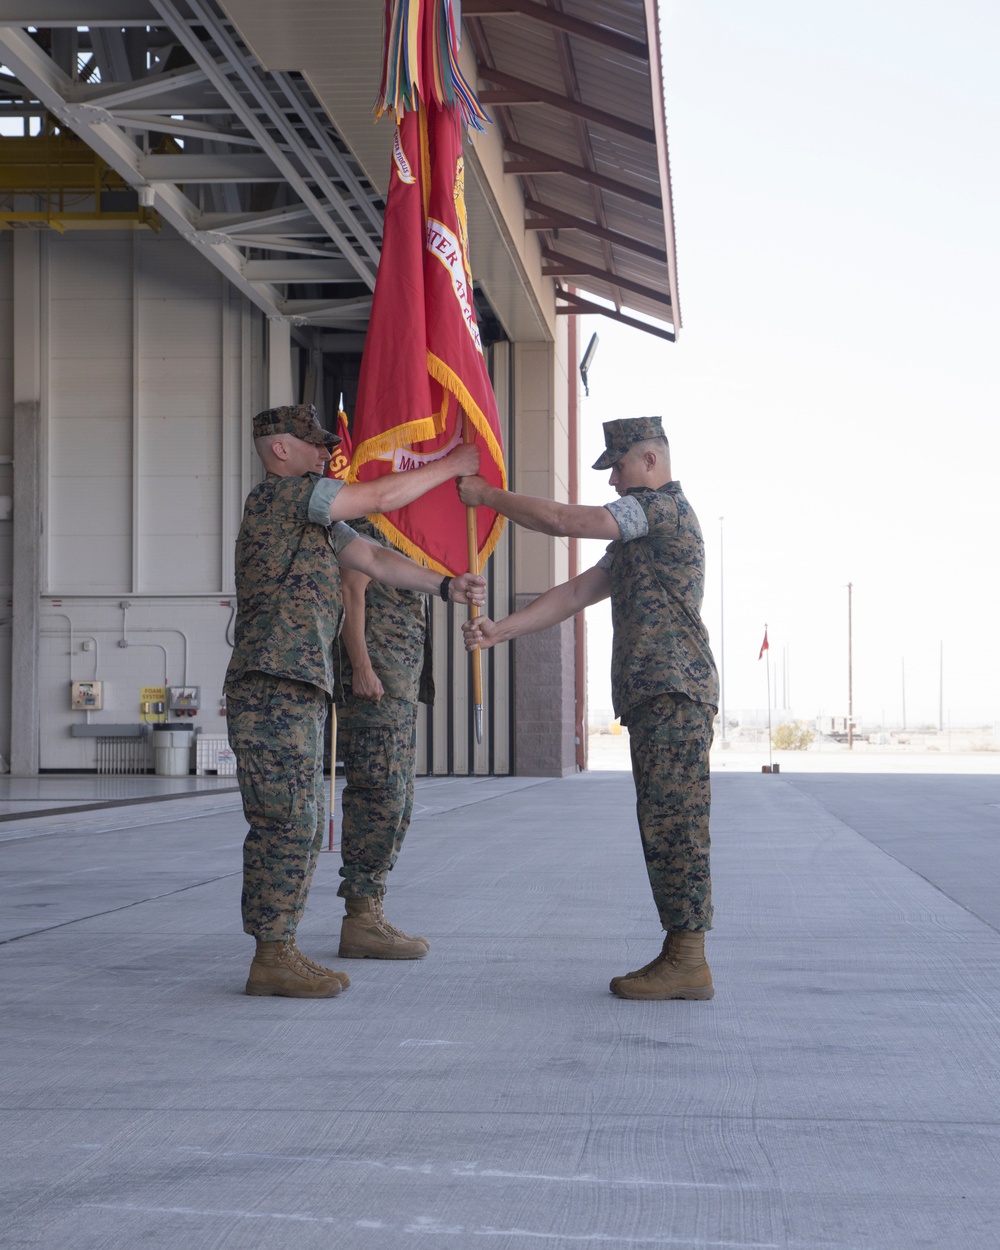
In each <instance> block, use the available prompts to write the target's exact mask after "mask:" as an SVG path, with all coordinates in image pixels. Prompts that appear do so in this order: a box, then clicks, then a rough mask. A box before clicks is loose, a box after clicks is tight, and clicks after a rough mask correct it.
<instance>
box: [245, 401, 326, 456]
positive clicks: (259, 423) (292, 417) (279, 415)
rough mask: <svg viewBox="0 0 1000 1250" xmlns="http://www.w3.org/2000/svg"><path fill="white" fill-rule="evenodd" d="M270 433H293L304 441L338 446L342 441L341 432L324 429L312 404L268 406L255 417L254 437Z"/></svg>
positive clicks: (319, 444) (261, 436) (318, 444)
mask: <svg viewBox="0 0 1000 1250" xmlns="http://www.w3.org/2000/svg"><path fill="white" fill-rule="evenodd" d="M268 434H293V435H294V436H295V437H296V438H301V439H302V441H303V442H304V443H316V444H317V446H323V447H336V445H337V444H338V443H339V442H340V441H341V439H340V435H339V434H333V433H331V432H330V431H329V430H324V429H323V428H322V426H321V425H320V423H319V418H318V417H317V416H316V409H315V408H314V407H313V406H312V404H285V405H284V407H282V408H267V409H266V410H265V411H264V412H258V413H257V415H256V416H255V417H254V419H253V436H254V438H264V437H265V436H266V435H268Z"/></svg>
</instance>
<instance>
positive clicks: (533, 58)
mask: <svg viewBox="0 0 1000 1250" xmlns="http://www.w3.org/2000/svg"><path fill="white" fill-rule="evenodd" d="M463 15H464V18H465V21H466V24H467V28H468V30H469V32H470V35H471V37H472V40H473V42H474V45H475V50H476V56H477V60H478V62H479V74H480V80H481V81H480V86H481V98H482V99H483V101H484V102H486V103H488V104H489V105H490V107H491V108H492V110H493V112H494V113H495V116H496V118H497V123H498V125H499V126H500V127H501V129H502V131H503V136H504V145H505V148H506V150H507V153H508V160H507V162H506V164H505V169H506V170H507V171H508V172H510V173H512V174H514V175H515V176H517V177H518V178H519V179H520V181H521V184H522V186H523V188H524V194H525V204H526V213H527V217H526V220H527V224H528V228H529V229H535V230H539V231H540V232H541V234H542V238H543V257H544V259H545V270H544V272H545V273H546V274H547V275H548V276H550V277H552V279H553V280H554V281H555V282H556V284H557V286H558V287H560V288H567V287H570V286H572V287H575V288H576V290H577V291H578V292H579V293H580V294H590V295H596V296H599V297H600V298H602V299H604V300H607V301H609V302H610V303H611V304H612V305H613V306H614V309H615V310H616V311H617V312H618V313H619V314H622V315H627V312H628V310H633V311H635V312H639V313H641V314H643V315H644V316H647V317H652V318H655V319H656V320H657V321H658V322H660V323H661V329H663V330H666V327H667V326H669V327H670V328H671V330H672V331H673V332H674V333H676V330H677V329H678V328H679V326H680V309H679V305H678V297H677V275H676V264H675V258H674V232H673V215H672V203H671V188H670V171H669V158H668V152H667V141H666V117H665V112H664V106H663V90H662V78H661V72H660V43H659V23H658V17H657V10H656V3H655V0H549V2H548V3H543V2H542V0H465V3H464V5H463ZM491 75H492V77H491ZM562 302H563V304H564V305H565V304H566V303H569V302H570V301H569V299H567V300H564V301H562ZM566 311H568V309H566ZM663 323H665V325H663ZM668 336H670V335H669V332H668Z"/></svg>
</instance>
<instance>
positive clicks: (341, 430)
mask: <svg viewBox="0 0 1000 1250" xmlns="http://www.w3.org/2000/svg"><path fill="white" fill-rule="evenodd" d="M341 402H343V399H341ZM333 432H334V434H339V435H340V442H339V443H338V444H337V446H336V447H334V449H333V455H332V456H331V457H330V463H329V464H328V465H327V466H326V473H325V474H324V477H339V478H342V479H343V480H344V481H346V480H347V474H348V471H349V470H350V467H351V431H350V430H349V429H348V428H347V413H346V412H344V410H343V409H342V408H341V409H339V410H338V412H337V427H336V429H335V430H334V431H333Z"/></svg>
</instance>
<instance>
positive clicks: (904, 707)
mask: <svg viewBox="0 0 1000 1250" xmlns="http://www.w3.org/2000/svg"><path fill="white" fill-rule="evenodd" d="M901 663H902V666H903V729H904V730H905V729H906V657H905V656H904V657H903V660H902V661H901Z"/></svg>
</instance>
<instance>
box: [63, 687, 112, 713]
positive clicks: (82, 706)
mask: <svg viewBox="0 0 1000 1250" xmlns="http://www.w3.org/2000/svg"><path fill="white" fill-rule="evenodd" d="M70 707H71V708H72V709H73V711H74V712H100V711H101V709H102V708H103V707H104V682H102V681H71V682H70Z"/></svg>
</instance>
